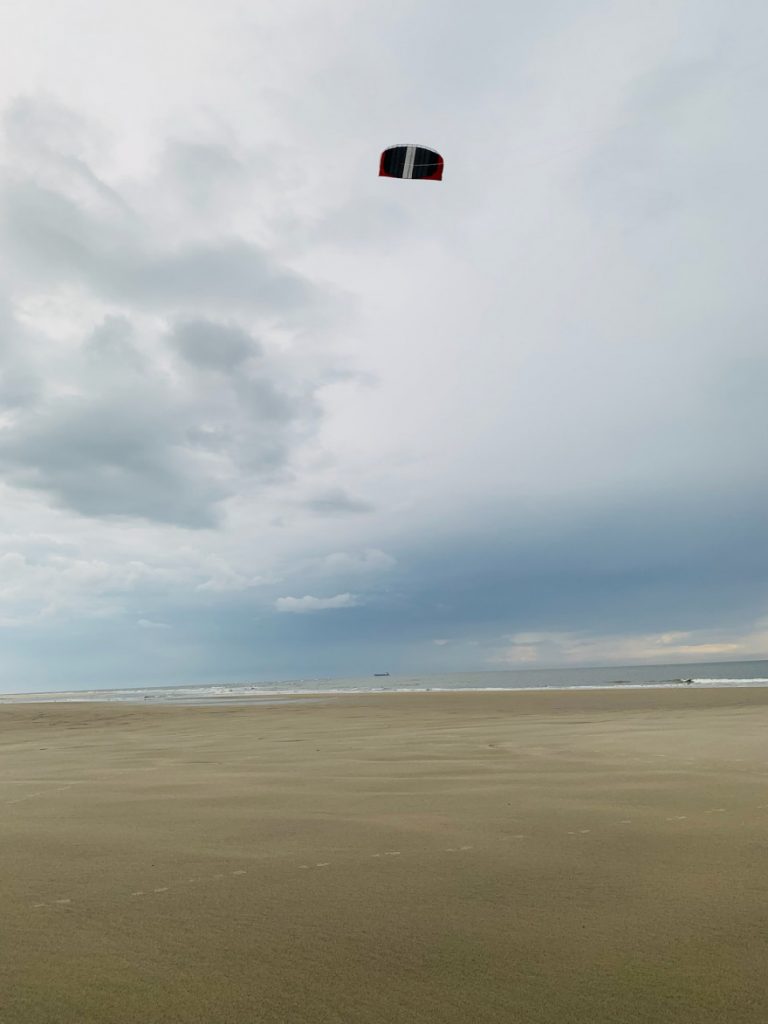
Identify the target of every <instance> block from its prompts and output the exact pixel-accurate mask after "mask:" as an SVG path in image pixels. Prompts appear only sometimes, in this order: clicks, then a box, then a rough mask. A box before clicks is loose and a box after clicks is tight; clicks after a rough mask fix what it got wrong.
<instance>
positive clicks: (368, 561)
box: [320, 548, 397, 573]
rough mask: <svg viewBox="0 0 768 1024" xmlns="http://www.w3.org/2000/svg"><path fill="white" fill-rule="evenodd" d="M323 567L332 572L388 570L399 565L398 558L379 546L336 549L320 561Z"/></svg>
mask: <svg viewBox="0 0 768 1024" xmlns="http://www.w3.org/2000/svg"><path fill="white" fill-rule="evenodd" d="M320 565H321V567H322V568H323V569H325V570H327V571H328V572H331V573H369V572H386V571H388V570H389V569H392V568H393V567H394V566H395V565H397V560H396V559H395V558H393V557H392V555H388V554H387V553H386V551H381V550H380V549H379V548H365V550H364V551H357V552H350V551H335V552H334V553H333V554H331V555H326V556H325V558H323V559H322V560H321V562H320Z"/></svg>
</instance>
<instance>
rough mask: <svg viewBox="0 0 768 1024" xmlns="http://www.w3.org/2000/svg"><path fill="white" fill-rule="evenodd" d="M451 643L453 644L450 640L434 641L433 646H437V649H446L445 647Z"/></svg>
mask: <svg viewBox="0 0 768 1024" xmlns="http://www.w3.org/2000/svg"><path fill="white" fill-rule="evenodd" d="M450 642H451V641H450V640H433V641H432V643H433V644H434V645H435V646H436V647H445V645H446V644H449V643H450Z"/></svg>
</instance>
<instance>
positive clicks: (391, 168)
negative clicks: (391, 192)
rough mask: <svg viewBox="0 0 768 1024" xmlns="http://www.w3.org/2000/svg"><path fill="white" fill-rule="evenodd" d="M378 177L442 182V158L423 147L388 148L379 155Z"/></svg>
mask: <svg viewBox="0 0 768 1024" xmlns="http://www.w3.org/2000/svg"><path fill="white" fill-rule="evenodd" d="M379 177H381V178H424V179H425V180H427V181H442V180H443V158H442V157H441V156H440V154H439V153H436V152H435V150H434V149H427V148H426V147H425V146H390V147H389V149H385V150H384V152H383V153H382V154H381V161H380V163H379Z"/></svg>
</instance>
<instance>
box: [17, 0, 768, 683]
mask: <svg viewBox="0 0 768 1024" xmlns="http://www.w3.org/2000/svg"><path fill="white" fill-rule="evenodd" d="M0 40H1V42H0V105H1V114H2V181H1V183H0V186H1V187H0V479H1V480H2V483H1V484H0V689H2V690H6V691H14V690H23V689H47V688H63V687H73V686H78V685H82V686H89V687H90V686H98V685H105V686H110V685H125V684H129V683H132V682H133V683H136V684H152V683H155V684H163V683H171V682H205V681H209V680H217V681H227V680H232V681H234V680H249V679H252V680H259V679H270V678H272V679H274V678H296V677H307V676H321V675H337V676H344V675H354V674H366V675H367V674H370V673H371V672H372V671H384V670H389V671H391V672H393V673H394V672H398V671H403V672H427V671H437V672H439V671H451V670H468V669H483V668H487V669H498V668H506V667H532V666H536V665H541V666H547V665H556V664H598V663H604V664H605V663H608V664H610V663H614V664H622V663H627V662H632V661H643V660H647V661H655V662H665V661H674V660H678V661H707V660H731V659H739V658H749V657H753V656H766V655H768V585H767V582H766V581H767V580H768V572H767V570H768V545H767V544H766V541H767V540H768V536H767V534H768V529H767V528H766V522H767V521H768V517H767V516H766V508H768V466H767V460H766V447H767V445H766V442H767V440H768V401H767V400H766V395H767V394H768V346H767V344H766V336H765V329H766V306H767V305H768V289H766V285H765V274H766V242H765V238H766V222H767V215H768V201H767V199H766V195H767V194H768V190H767V189H766V184H765V182H766V170H767V167H766V163H767V161H766V157H768V135H766V132H765V119H766V95H768V93H767V92H766V89H767V87H768V66H767V65H766V63H765V60H764V53H765V47H766V42H768V9H767V8H766V7H765V4H764V3H762V2H761V0H728V2H726V0H645V2H644V3H641V4H639V3H637V2H636V0H612V2H606V0H604V2H597V0H583V2H581V3H578V4H576V3H573V2H572V0H542V2H540V3H537V4H531V3H528V2H526V3H523V2H522V0H477V2H475V3H473V4H459V3H447V4H446V3H445V0H440V2H438V0H386V2H384V0H281V2H280V3H269V4H264V3H261V4H254V3H252V2H250V0H248V2H246V0H242V2H240V0H215V2H214V0H164V2H163V3H157V2H156V0H153V2H150V0H134V2H133V3H131V4H124V3H117V2H116V0H70V2H68V3H66V4H61V3H56V2H54V0H23V2H21V0H10V2H7V3H5V4H3V5H2V13H0ZM397 142H420V143H423V144H426V145H428V146H432V147H434V148H437V149H439V150H440V151H441V152H442V153H443V155H444V157H445V180H444V181H443V182H442V183H439V184H438V183H433V182H401V181H394V180H387V179H379V178H378V177H377V168H378V157H379V152H380V151H381V149H382V148H384V147H385V146H386V145H390V144H392V143H397Z"/></svg>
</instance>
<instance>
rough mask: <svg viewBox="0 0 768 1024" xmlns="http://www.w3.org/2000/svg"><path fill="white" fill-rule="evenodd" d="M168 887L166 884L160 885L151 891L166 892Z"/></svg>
mask: <svg viewBox="0 0 768 1024" xmlns="http://www.w3.org/2000/svg"><path fill="white" fill-rule="evenodd" d="M168 888H169V887H168V886H167V885H162V886H160V888H159V889H153V890H152V892H168Z"/></svg>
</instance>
